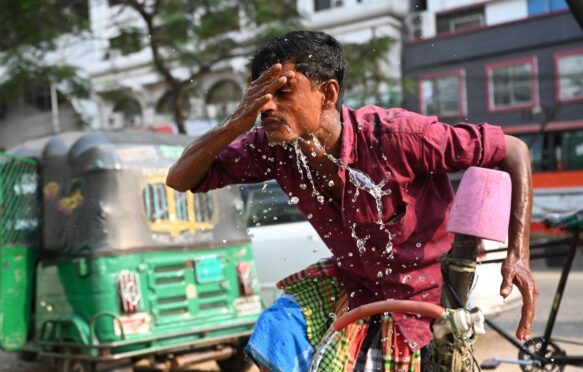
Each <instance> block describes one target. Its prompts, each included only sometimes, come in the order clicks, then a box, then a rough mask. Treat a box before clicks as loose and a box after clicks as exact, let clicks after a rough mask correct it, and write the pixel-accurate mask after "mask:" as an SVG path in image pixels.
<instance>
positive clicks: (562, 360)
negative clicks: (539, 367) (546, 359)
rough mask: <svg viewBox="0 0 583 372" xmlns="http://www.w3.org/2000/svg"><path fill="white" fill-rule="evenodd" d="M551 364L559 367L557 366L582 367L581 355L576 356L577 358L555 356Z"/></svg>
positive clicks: (582, 359)
mask: <svg viewBox="0 0 583 372" xmlns="http://www.w3.org/2000/svg"><path fill="white" fill-rule="evenodd" d="M552 359H553V364H556V365H559V366H583V356H581V355H577V356H568V355H565V356H562V355H557V356H553V358H552Z"/></svg>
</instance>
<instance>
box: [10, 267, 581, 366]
mask: <svg viewBox="0 0 583 372" xmlns="http://www.w3.org/2000/svg"><path fill="white" fill-rule="evenodd" d="M534 275H535V279H536V281H537V285H538V287H539V290H540V294H539V299H538V303H537V307H536V316H535V322H534V325H533V332H532V335H533V336H539V335H541V334H542V333H543V332H544V327H545V324H546V319H547V317H548V313H549V311H550V308H551V303H552V300H553V297H554V292H555V290H556V287H557V284H558V281H559V275H560V273H559V272H556V271H553V272H544V271H541V272H535V273H534ZM582 287H583V272H580V271H579V272H573V273H572V274H571V276H570V277H569V281H568V282H567V288H566V290H565V294H564V298H563V302H562V303H561V309H560V311H559V315H558V317H557V323H556V326H555V331H554V333H553V335H554V336H555V337H557V338H562V339H569V340H574V341H577V342H583V311H581V306H580V305H581V288H582ZM519 317H520V307H517V306H514V307H513V308H511V309H507V310H505V311H504V312H503V313H501V314H499V315H498V316H496V317H494V318H493V320H494V321H496V322H497V323H498V324H499V325H500V326H501V327H502V328H503V329H505V330H506V331H508V332H510V333H511V334H514V331H515V328H516V326H517V324H518V320H519ZM560 346H561V347H564V349H565V350H566V351H567V353H568V354H569V355H577V353H579V354H583V346H578V345H565V344H560ZM517 353H518V352H517V350H516V348H514V347H513V346H512V344H510V343H508V342H507V341H506V340H504V339H503V338H502V337H500V336H499V335H497V334H496V333H495V332H493V331H491V330H487V333H486V335H484V336H482V337H481V338H480V339H478V341H477V343H476V355H477V358H478V360H479V361H480V362H481V361H483V360H484V359H487V358H492V357H500V358H516V356H517ZM582 369H583V368H576V367H567V368H566V369H565V371H566V372H575V371H581V370H582ZM0 370H1V371H18V372H50V371H52V368H51V367H50V365H49V364H48V363H47V362H46V361H45V362H36V363H27V362H22V361H20V360H18V358H17V357H16V356H15V354H9V353H3V352H0ZM216 370H218V368H217V366H216V364H215V363H212V362H209V363H204V364H199V365H196V366H193V367H191V368H190V369H189V371H216ZM251 371H256V369H255V368H252V369H251ZM496 371H499V372H517V371H520V368H519V367H518V366H515V365H501V366H500V367H498V368H497V369H496Z"/></svg>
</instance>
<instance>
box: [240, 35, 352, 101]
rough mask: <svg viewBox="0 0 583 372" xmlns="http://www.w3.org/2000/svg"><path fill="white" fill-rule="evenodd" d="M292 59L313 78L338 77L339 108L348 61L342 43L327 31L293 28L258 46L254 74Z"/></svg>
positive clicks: (252, 63)
mask: <svg viewBox="0 0 583 372" xmlns="http://www.w3.org/2000/svg"><path fill="white" fill-rule="evenodd" d="M287 61H290V62H293V63H294V64H295V69H296V71H299V72H301V73H302V74H304V75H306V76H307V77H308V79H310V80H311V81H313V82H323V81H326V80H329V79H335V80H336V81H338V85H339V86H340V91H339V92H338V102H337V105H336V108H337V109H338V110H339V111H340V108H341V106H342V96H343V94H344V88H343V82H344V69H345V65H346V63H345V61H344V55H343V53H342V44H340V43H339V42H338V41H337V40H336V39H334V38H333V37H332V36H330V35H328V34H326V33H324V32H316V31H292V32H288V33H287V34H285V35H283V36H279V37H276V38H273V39H271V40H270V41H268V42H267V44H265V45H264V46H263V47H261V48H259V50H257V52H256V53H255V56H253V59H252V60H251V77H252V79H253V80H255V79H257V78H258V77H259V75H261V73H262V72H263V71H265V70H267V69H268V68H270V67H271V66H273V65H274V64H276V63H284V62H287Z"/></svg>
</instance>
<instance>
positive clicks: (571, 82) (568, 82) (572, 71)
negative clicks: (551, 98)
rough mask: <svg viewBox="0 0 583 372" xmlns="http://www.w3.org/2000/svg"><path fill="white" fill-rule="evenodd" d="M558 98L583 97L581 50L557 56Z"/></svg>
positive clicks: (582, 53)
mask: <svg viewBox="0 0 583 372" xmlns="http://www.w3.org/2000/svg"><path fill="white" fill-rule="evenodd" d="M557 63H558V66H557V72H558V77H557V78H558V80H559V81H558V85H559V86H558V89H559V92H558V93H559V94H558V96H559V100H561V101H568V100H572V99H579V98H583V52H581V53H580V54H571V55H565V56H561V57H559V58H558V62H557Z"/></svg>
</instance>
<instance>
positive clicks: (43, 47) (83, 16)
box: [0, 0, 89, 102]
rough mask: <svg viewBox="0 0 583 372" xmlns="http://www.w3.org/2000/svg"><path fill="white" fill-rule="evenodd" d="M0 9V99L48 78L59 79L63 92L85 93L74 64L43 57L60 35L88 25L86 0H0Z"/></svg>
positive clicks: (69, 93) (51, 49) (7, 98)
mask: <svg viewBox="0 0 583 372" xmlns="http://www.w3.org/2000/svg"><path fill="white" fill-rule="evenodd" d="M0 9H1V11H0V35H2V37H1V38H0V66H2V68H3V74H2V76H1V77H0V101H3V102H6V101H9V100H11V99H13V98H14V96H15V95H16V94H17V93H18V92H26V91H27V90H28V89H29V88H31V87H32V86H38V85H40V84H44V85H48V84H49V82H56V83H59V88H60V93H61V94H62V95H64V96H71V97H73V96H75V97H86V96H88V87H89V85H88V82H87V81H86V80H84V79H82V78H80V77H79V76H78V73H77V71H76V69H75V67H73V66H70V65H66V64H49V63H47V62H46V59H45V56H46V55H47V53H50V52H53V51H55V50H56V49H57V46H58V45H57V41H58V40H59V38H60V37H61V36H62V35H64V34H66V33H81V32H82V31H84V30H87V29H88V27H89V13H88V8H87V1H86V0H20V1H14V0H0Z"/></svg>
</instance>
